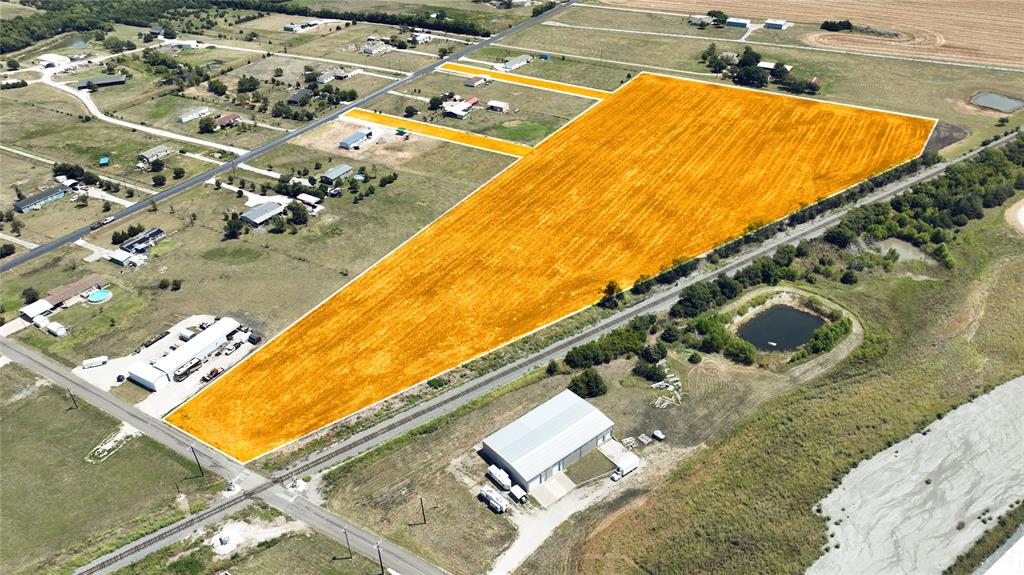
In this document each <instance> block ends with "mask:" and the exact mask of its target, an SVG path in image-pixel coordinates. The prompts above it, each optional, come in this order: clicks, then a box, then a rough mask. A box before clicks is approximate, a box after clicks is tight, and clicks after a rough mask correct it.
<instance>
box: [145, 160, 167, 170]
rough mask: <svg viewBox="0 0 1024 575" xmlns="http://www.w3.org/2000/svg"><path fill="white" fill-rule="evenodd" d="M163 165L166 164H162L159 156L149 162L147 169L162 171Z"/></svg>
mask: <svg viewBox="0 0 1024 575" xmlns="http://www.w3.org/2000/svg"><path fill="white" fill-rule="evenodd" d="M165 165H166V164H164V161H163V160H161V159H160V158H157V159H155V160H153V161H152V162H150V163H149V171H151V172H162V171H164V166H165Z"/></svg>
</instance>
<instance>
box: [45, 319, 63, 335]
mask: <svg viewBox="0 0 1024 575" xmlns="http://www.w3.org/2000/svg"><path fill="white" fill-rule="evenodd" d="M46 331H48V332H50V333H52V334H53V335H55V336H57V337H64V336H65V335H67V334H68V328H66V327H64V326H63V325H62V324H59V323H57V322H55V321H51V322H50V323H48V324H46Z"/></svg>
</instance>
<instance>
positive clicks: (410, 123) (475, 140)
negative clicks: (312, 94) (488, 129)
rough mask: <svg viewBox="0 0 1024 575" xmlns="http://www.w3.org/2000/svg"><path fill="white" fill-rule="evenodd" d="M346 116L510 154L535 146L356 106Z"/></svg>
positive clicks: (525, 152) (521, 154) (528, 149)
mask: <svg viewBox="0 0 1024 575" xmlns="http://www.w3.org/2000/svg"><path fill="white" fill-rule="evenodd" d="M478 113H480V114H483V113H486V112H483V111H480V110H478ZM345 117H346V118H352V119H353V120H362V121H364V122H370V123H373V124H379V125H381V126H387V127H390V128H405V129H406V130H408V131H410V132H413V133H416V134H421V135H424V136H429V137H431V138H437V139H439V140H446V141H448V142H454V143H456V144H463V145H465V146H472V147H474V148H480V149H481V150H487V151H490V152H497V153H499V154H506V155H509V156H517V157H519V156H525V155H526V154H529V153H530V152H532V151H533V148H531V147H530V146H524V145H523V144H517V143H515V142H509V141H508V140H500V139H498V138H492V137H490V136H482V135H480V134H473V133H471V132H464V131H462V130H453V129H452V128H445V127H444V126H437V125H434V124H428V123H426V122H420V121H418V120H413V119H410V118H400V117H398V116H392V115H390V114H381V113H378V112H373V111H370V110H364V109H362V108H356V109H354V110H351V111H349V112H348V113H346V114H345Z"/></svg>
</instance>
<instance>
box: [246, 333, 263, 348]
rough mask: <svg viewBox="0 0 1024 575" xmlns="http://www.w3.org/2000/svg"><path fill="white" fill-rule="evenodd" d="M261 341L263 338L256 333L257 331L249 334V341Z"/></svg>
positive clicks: (255, 343) (255, 342) (252, 342)
mask: <svg viewBox="0 0 1024 575" xmlns="http://www.w3.org/2000/svg"><path fill="white" fill-rule="evenodd" d="M261 341H263V338H262V337H260V336H258V335H256V333H255V332H253V333H250V334H249V343H251V344H253V345H257V344H258V343H259V342H261Z"/></svg>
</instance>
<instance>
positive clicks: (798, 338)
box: [737, 304, 825, 351]
mask: <svg viewBox="0 0 1024 575" xmlns="http://www.w3.org/2000/svg"><path fill="white" fill-rule="evenodd" d="M823 325H825V320H823V319H821V318H820V317H818V316H816V315H811V314H809V313H807V312H805V311H802V310H799V309H797V308H795V307H793V306H788V305H782V304H778V305H773V306H771V307H770V308H768V309H766V310H764V311H762V312H761V313H759V314H757V315H756V316H754V317H752V318H750V319H749V320H747V321H746V322H745V323H744V324H743V325H741V326H740V328H739V330H737V335H739V336H740V337H741V338H743V339H745V340H747V341H749V342H750V343H752V344H754V347H756V348H757V349H759V350H761V351H793V350H795V349H796V348H798V347H800V346H801V345H803V344H805V343H807V340H809V339H810V338H811V334H813V333H814V330H816V329H818V328H819V327H821V326H823Z"/></svg>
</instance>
